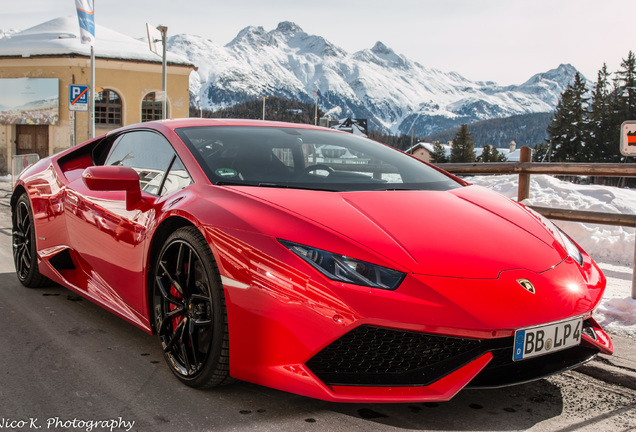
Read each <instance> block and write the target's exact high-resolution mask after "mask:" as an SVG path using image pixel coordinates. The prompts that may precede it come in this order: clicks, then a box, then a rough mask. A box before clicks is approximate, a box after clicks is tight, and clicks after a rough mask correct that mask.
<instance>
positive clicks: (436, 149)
mask: <svg viewBox="0 0 636 432" xmlns="http://www.w3.org/2000/svg"><path fill="white" fill-rule="evenodd" d="M431 160H432V162H433V163H446V162H448V158H447V157H446V149H445V148H444V146H443V145H442V144H441V143H440V142H439V141H435V143H433V153H431Z"/></svg>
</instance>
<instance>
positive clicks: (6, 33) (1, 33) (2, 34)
mask: <svg viewBox="0 0 636 432" xmlns="http://www.w3.org/2000/svg"><path fill="white" fill-rule="evenodd" d="M17 32H18V31H17V30H13V29H8V30H2V29H0V39H8V38H10V37H11V36H13V35H14V34H16V33H17Z"/></svg>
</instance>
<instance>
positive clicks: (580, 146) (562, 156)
mask: <svg viewBox="0 0 636 432" xmlns="http://www.w3.org/2000/svg"><path fill="white" fill-rule="evenodd" d="M587 91H588V90H587V88H586V86H585V82H584V81H583V78H582V77H581V75H580V74H579V73H578V72H577V73H576V75H575V76H574V82H573V83H572V84H570V85H568V87H567V88H566V89H565V91H564V92H563V94H562V95H561V100H560V101H559V103H558V104H557V107H556V110H555V112H554V116H553V118H552V122H551V123H550V125H549V126H548V135H549V136H550V144H551V159H552V160H553V161H559V162H583V161H586V160H588V159H589V158H590V155H589V153H590V152H589V148H590V143H591V141H592V140H591V136H590V130H589V126H588V122H587V98H586V96H585V94H586V93H587Z"/></svg>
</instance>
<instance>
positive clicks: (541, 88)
mask: <svg viewBox="0 0 636 432" xmlns="http://www.w3.org/2000/svg"><path fill="white" fill-rule="evenodd" d="M168 47H169V50H170V51H171V52H173V53H176V54H180V55H182V56H184V57H186V58H188V59H189V60H190V61H192V62H193V63H194V64H196V65H197V66H198V67H199V71H198V73H197V74H193V75H194V76H193V79H192V80H191V81H192V82H191V91H192V94H193V95H194V96H195V97H197V98H198V95H199V94H200V95H202V99H203V106H204V108H207V109H218V108H223V107H227V106H231V105H233V104H235V103H238V102H243V101H246V100H249V99H253V98H255V97H260V96H270V95H274V96H282V97H289V98H294V99H298V100H302V101H304V102H313V101H314V100H315V94H314V93H313V92H314V91H317V92H318V103H319V105H320V107H321V108H322V109H323V110H324V111H329V110H335V111H337V112H339V113H340V115H341V116H342V117H344V116H352V117H358V118H368V119H369V121H370V124H371V125H372V127H374V128H376V129H381V130H384V131H390V132H392V133H397V132H401V133H408V134H410V131H411V126H413V127H414V131H415V133H416V134H418V135H422V136H423V135H429V134H432V133H435V132H438V131H441V130H445V129H448V128H451V127H455V126H459V125H460V124H462V123H470V122H473V121H478V120H485V119H490V118H497V117H509V116H511V115H516V114H527V113H535V112H550V111H552V110H553V109H554V108H555V106H556V103H557V101H558V99H559V96H560V94H561V93H562V92H563V90H565V88H566V86H567V85H568V84H569V83H570V82H571V81H572V79H573V77H574V74H575V73H576V69H574V68H573V67H572V66H570V65H561V66H559V67H558V68H556V69H553V70H551V71H548V72H545V73H541V74H537V75H535V76H533V77H531V78H530V79H529V80H528V81H527V82H525V83H523V84H521V85H518V86H507V87H502V86H498V85H497V84H496V83H494V82H480V81H471V80H468V79H466V78H464V77H463V76H461V75H460V74H458V73H455V72H442V71H440V70H437V69H432V68H427V67H425V66H422V65H421V64H419V63H416V62H413V61H411V60H409V59H407V58H406V57H404V56H403V55H399V54H397V53H395V51H393V50H392V49H391V48H389V47H387V46H385V45H384V44H382V43H381V42H377V43H376V44H375V45H374V46H373V47H372V48H370V49H365V50H362V51H359V52H356V53H353V54H351V53H347V52H346V51H344V50H343V49H341V48H339V47H337V46H335V45H333V44H332V43H330V42H329V41H327V40H326V39H324V38H322V37H320V36H315V35H309V34H307V33H306V32H304V31H303V30H302V29H301V28H300V27H298V26H297V25H296V24H293V23H290V22H282V23H280V24H279V25H278V27H277V28H276V29H274V30H271V31H266V30H265V29H263V27H247V28H245V29H243V30H241V32H239V34H238V35H237V36H236V37H235V38H234V39H233V40H232V41H231V42H229V43H228V44H227V45H225V46H221V45H219V44H217V43H215V42H214V41H211V40H209V39H204V38H201V37H198V36H191V35H183V34H182V35H177V36H173V37H171V38H170V40H169V45H168ZM467 69H468V66H467ZM203 81H204V82H205V84H203V87H202V88H200V82H203ZM197 105H198V103H197Z"/></svg>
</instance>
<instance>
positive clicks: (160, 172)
mask: <svg viewBox="0 0 636 432" xmlns="http://www.w3.org/2000/svg"><path fill="white" fill-rule="evenodd" d="M173 160H174V163H173ZM177 161H178V164H177ZM104 165H115V166H127V167H131V168H133V169H134V170H135V171H137V173H139V181H140V186H141V190H142V191H144V192H148V193H151V194H154V195H159V190H160V188H162V184H163V183H164V178H165V174H166V171H167V170H168V169H169V168H170V166H171V165H172V166H173V168H172V169H171V170H170V175H169V177H170V176H172V177H179V181H177V180H176V178H175V179H173V180H171V181H170V186H169V187H166V186H164V187H163V188H162V189H161V192H162V193H161V195H163V194H165V193H169V192H173V191H175V190H179V189H181V188H182V187H185V186H187V185H188V184H190V183H191V182H192V181H191V180H190V176H189V175H188V172H187V171H186V170H185V167H184V166H183V164H182V163H181V161H180V159H179V158H178V157H176V153H175V151H174V149H173V148H172V146H171V145H170V143H169V142H168V141H167V140H166V139H165V138H164V137H163V136H161V135H160V134H158V133H154V132H149V131H133V132H128V133H126V134H123V135H121V136H120V137H118V138H117V140H116V141H115V143H114V144H113V146H112V148H111V150H110V153H109V154H108V157H107V158H106V161H105V162H104ZM186 178H187V179H188V180H187V181H186V180H185V179H186ZM166 183H168V182H167V181H166Z"/></svg>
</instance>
